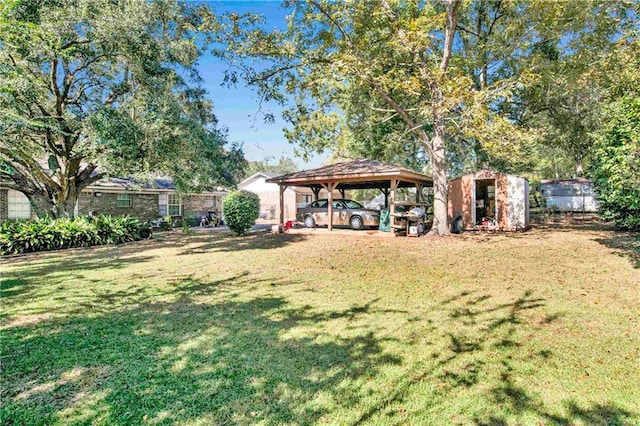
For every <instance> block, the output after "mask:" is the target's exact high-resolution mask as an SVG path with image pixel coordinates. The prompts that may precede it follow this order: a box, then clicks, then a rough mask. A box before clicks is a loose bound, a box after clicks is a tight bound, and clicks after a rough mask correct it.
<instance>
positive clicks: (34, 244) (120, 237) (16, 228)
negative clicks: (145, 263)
mask: <svg viewBox="0 0 640 426" xmlns="http://www.w3.org/2000/svg"><path fill="white" fill-rule="evenodd" d="M139 229H140V224H139V222H138V220H137V219H135V218H131V217H128V216H98V217H95V218H87V217H77V218H75V219H57V220H53V219H50V218H42V219H32V220H17V221H7V222H5V223H3V224H1V225H0V254H17V253H29V252H36V251H48V250H58V249H64V248H71V247H89V246H95V245H101V244H118V243H124V242H129V241H135V240H138V239H140V235H139Z"/></svg>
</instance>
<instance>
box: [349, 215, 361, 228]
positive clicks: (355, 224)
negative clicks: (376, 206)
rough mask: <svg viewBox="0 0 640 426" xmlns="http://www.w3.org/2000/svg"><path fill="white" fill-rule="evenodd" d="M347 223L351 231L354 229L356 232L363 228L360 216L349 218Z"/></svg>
mask: <svg viewBox="0 0 640 426" xmlns="http://www.w3.org/2000/svg"><path fill="white" fill-rule="evenodd" d="M349 223H350V224H351V229H355V230H356V231H358V230H360V229H362V228H364V222H363V221H362V218H361V217H360V216H351V219H349Z"/></svg>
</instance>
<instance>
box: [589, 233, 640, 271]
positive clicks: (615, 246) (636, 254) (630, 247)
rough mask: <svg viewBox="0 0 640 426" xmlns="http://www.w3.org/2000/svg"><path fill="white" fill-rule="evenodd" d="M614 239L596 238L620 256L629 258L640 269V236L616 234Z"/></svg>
mask: <svg viewBox="0 0 640 426" xmlns="http://www.w3.org/2000/svg"><path fill="white" fill-rule="evenodd" d="M614 235H615V236H614V237H612V238H596V239H595V241H596V242H598V243H600V244H602V245H604V246H606V247H608V248H610V249H612V250H615V252H616V254H617V255H618V256H621V257H624V258H627V259H629V260H630V261H631V264H632V265H633V266H634V267H635V268H638V269H640V234H632V233H616V234H614Z"/></svg>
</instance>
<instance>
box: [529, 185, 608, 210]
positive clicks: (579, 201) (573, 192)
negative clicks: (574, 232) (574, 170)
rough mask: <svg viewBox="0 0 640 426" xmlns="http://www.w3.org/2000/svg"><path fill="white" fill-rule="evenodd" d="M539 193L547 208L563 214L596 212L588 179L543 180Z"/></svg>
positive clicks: (596, 205)
mask: <svg viewBox="0 0 640 426" xmlns="http://www.w3.org/2000/svg"><path fill="white" fill-rule="evenodd" d="M540 193H541V194H542V196H543V197H544V198H545V200H546V203H547V207H548V208H554V209H556V210H558V211H563V212H596V211H598V200H597V199H596V195H595V193H594V192H593V182H592V181H590V180H588V179H566V180H543V181H541V182H540Z"/></svg>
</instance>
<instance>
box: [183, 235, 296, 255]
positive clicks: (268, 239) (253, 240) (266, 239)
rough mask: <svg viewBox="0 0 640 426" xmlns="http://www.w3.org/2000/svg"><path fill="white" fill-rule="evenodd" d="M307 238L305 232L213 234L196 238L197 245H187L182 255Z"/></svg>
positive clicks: (265, 246) (263, 246)
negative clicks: (241, 234)
mask: <svg viewBox="0 0 640 426" xmlns="http://www.w3.org/2000/svg"><path fill="white" fill-rule="evenodd" d="M306 239H307V236H306V235H303V234H270V233H267V232H256V233H251V234H248V235H245V236H241V237H236V236H232V235H215V234H212V235H208V236H205V237H202V238H198V239H197V240H194V241H193V243H194V244H197V245H195V246H188V247H185V249H184V250H183V251H182V252H181V253H180V255H190V254H202V253H210V252H231V251H243V250H269V249H277V248H280V247H284V246H286V245H288V244H293V243H296V242H300V241H305V240H306ZM192 245H193V244H192Z"/></svg>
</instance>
